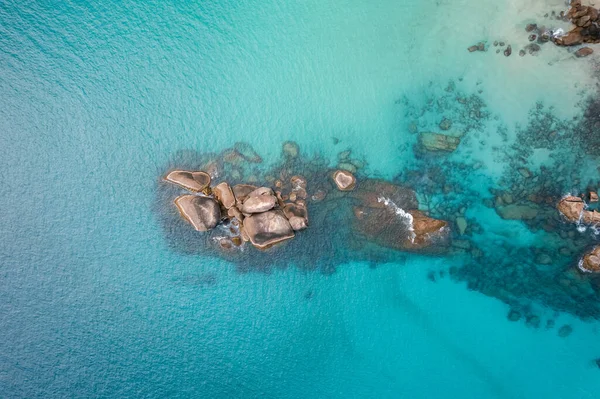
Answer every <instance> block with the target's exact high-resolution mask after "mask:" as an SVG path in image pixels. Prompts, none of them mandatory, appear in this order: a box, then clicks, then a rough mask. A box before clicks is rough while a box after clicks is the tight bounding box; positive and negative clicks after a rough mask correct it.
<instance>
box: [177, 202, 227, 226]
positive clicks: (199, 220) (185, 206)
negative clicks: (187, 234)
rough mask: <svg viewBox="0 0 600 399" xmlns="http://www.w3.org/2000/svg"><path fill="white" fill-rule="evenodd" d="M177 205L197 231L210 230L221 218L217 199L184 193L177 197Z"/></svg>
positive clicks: (182, 214)
mask: <svg viewBox="0 0 600 399" xmlns="http://www.w3.org/2000/svg"><path fill="white" fill-rule="evenodd" d="M175 205H176V206H177V208H178V209H179V212H180V213H181V216H183V217H184V218H185V219H186V220H187V221H188V222H189V223H190V224H191V225H192V226H194V229H196V230H197V231H208V230H210V229H213V228H215V227H216V225H217V224H218V223H219V221H220V219H221V210H220V209H219V204H218V203H217V201H215V200H213V199H212V198H208V197H200V196H196V195H182V196H180V197H177V198H176V199H175Z"/></svg>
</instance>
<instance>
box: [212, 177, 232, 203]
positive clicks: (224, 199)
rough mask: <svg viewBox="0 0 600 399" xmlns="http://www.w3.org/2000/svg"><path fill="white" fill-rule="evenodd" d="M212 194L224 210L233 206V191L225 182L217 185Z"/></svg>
mask: <svg viewBox="0 0 600 399" xmlns="http://www.w3.org/2000/svg"><path fill="white" fill-rule="evenodd" d="M213 193H214V194H215V197H216V198H217V200H219V201H220V202H221V204H223V206H224V207H225V209H229V208H231V207H232V206H234V205H235V196H234V195H233V191H232V190H231V187H230V186H229V184H227V182H222V183H219V184H217V186H216V187H215V188H213Z"/></svg>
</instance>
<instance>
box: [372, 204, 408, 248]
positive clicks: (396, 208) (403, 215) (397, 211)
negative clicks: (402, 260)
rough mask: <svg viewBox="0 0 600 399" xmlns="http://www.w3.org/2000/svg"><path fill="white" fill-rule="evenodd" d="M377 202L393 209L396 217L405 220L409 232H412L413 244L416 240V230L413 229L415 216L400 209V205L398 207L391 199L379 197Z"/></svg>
mask: <svg viewBox="0 0 600 399" xmlns="http://www.w3.org/2000/svg"><path fill="white" fill-rule="evenodd" d="M377 202H379V203H383V205H385V206H389V207H390V208H392V209H393V210H394V213H395V214H396V215H398V216H400V217H401V218H402V219H404V220H405V223H406V226H407V227H408V231H409V232H410V234H409V239H410V241H411V242H413V241H414V239H415V230H414V227H413V216H412V215H411V214H410V213H408V212H406V211H405V210H404V209H402V208H400V207H399V206H398V205H396V204H395V203H394V201H392V200H391V199H389V198H385V197H378V198H377Z"/></svg>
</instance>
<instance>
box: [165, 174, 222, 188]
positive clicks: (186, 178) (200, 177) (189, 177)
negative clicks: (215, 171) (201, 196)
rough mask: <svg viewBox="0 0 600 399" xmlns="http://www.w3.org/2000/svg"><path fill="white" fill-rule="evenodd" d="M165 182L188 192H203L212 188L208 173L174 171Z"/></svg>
mask: <svg viewBox="0 0 600 399" xmlns="http://www.w3.org/2000/svg"><path fill="white" fill-rule="evenodd" d="M165 180H166V181H168V182H169V183H173V184H177V185H179V186H181V187H183V188H185V189H187V190H190V191H194V192H201V191H204V190H205V189H206V188H208V187H209V186H210V180H211V179H210V175H209V174H208V173H206V172H192V171H188V170H174V171H172V172H170V173H169V174H168V175H167V177H165Z"/></svg>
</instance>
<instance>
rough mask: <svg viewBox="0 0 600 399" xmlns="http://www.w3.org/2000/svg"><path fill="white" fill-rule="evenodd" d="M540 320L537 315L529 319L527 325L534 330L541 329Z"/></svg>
mask: <svg viewBox="0 0 600 399" xmlns="http://www.w3.org/2000/svg"><path fill="white" fill-rule="evenodd" d="M540 322H541V320H540V318H539V317H538V316H536V315H531V316H528V317H527V321H526V323H527V325H528V326H530V327H533V328H539V327H540Z"/></svg>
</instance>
